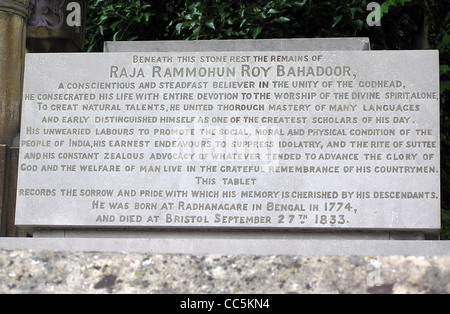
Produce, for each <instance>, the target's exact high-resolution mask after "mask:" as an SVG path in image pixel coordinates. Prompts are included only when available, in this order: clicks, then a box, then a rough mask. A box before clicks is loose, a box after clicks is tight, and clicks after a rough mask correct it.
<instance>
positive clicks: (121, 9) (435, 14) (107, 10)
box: [86, 0, 450, 239]
mask: <svg viewBox="0 0 450 314" xmlns="http://www.w3.org/2000/svg"><path fill="white" fill-rule="evenodd" d="M372 1H373V0H334V1H331V0H185V1H182V0H166V1H157V0H147V1H144V0H127V1H118V0H88V5H89V9H88V19H87V21H88V25H87V32H86V38H87V47H88V51H102V49H103V42H104V41H107V40H183V39H186V40H196V39H238V38H240V39H251V38H254V39H256V38H298V37H305V38H315V37H323V38H326V37H348V36H359V37H369V38H370V41H371V43H372V48H373V49H388V50H396V49H402V50H409V49H428V48H433V49H437V50H439V52H440V61H441V67H440V70H441V150H442V154H441V178H442V184H441V185H442V208H443V210H442V213H443V214H442V216H443V231H442V238H445V239H449V238H450V237H449V235H450V219H449V217H450V154H447V153H446V152H449V151H450V106H449V101H450V23H449V21H450V2H449V1H442V0H385V1H383V2H382V3H381V1H380V2H379V3H380V4H381V15H382V18H381V24H382V26H381V27H369V26H368V25H367V23H366V19H367V15H368V14H369V13H370V12H368V11H367V5H368V4H369V3H370V2H372Z"/></svg>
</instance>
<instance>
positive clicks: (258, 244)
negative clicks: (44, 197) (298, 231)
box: [0, 233, 450, 257]
mask: <svg viewBox="0 0 450 314" xmlns="http://www.w3.org/2000/svg"><path fill="white" fill-rule="evenodd" d="M240 236H241V237H240V238H237V237H233V236H231V235H228V236H227V235H225V234H223V235H222V237H221V238H220V237H218V236H216V235H210V234H208V233H199V234H195V235H188V234H185V233H183V234H181V235H177V234H170V235H167V237H166V238H161V237H159V238H158V237H157V235H154V236H153V237H149V238H120V239H119V238H0V250H1V249H4V250H16V249H19V250H20V249H22V250H28V249H33V250H49V251H71V252H118V253H122V252H125V253H150V254H188V255H211V254H214V255H259V256H272V255H297V256H353V255H360V256H366V255H367V256H370V255H373V256H448V257H450V241H394V240H342V239H341V240H340V239H315V240H305V239H296V238H295V237H294V238H289V236H288V235H286V238H285V239H282V238H279V237H275V236H274V235H271V234H267V235H266V236H265V237H255V236H254V235H252V234H248V235H244V234H240Z"/></svg>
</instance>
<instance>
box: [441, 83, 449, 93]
mask: <svg viewBox="0 0 450 314" xmlns="http://www.w3.org/2000/svg"><path fill="white" fill-rule="evenodd" d="M449 90H450V81H441V95H442V94H443V93H445V92H446V91H449Z"/></svg>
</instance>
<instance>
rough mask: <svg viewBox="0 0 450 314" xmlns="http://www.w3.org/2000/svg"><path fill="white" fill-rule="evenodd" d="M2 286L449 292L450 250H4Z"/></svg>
mask: <svg viewBox="0 0 450 314" xmlns="http://www.w3.org/2000/svg"><path fill="white" fill-rule="evenodd" d="M0 293H95V294H96V293H102V294H103V293H152V294H155V293H164V294H172V293H175V294H181V293H182V294H185V293H188V294H191V293H194V294H197V293H207V294H211V293H225V294H228V293H231V294H236V293H246V294H247V293H248V294H254V293H264V294H266V293H270V294H272V293H275V294H285V293H302V294H303V293H346V294H348V293H368V294H373V293H388V294H391V293H432V294H434V293H444V294H446V293H450V257H401V256H399V257H395V256H379V257H376V256H346V257H345V256H344V257H343V256H341V257H338V256H324V257H302V256H244V255H232V256H221V255H158V254H145V253H142V254H139V253H130V254H124V253H80V252H62V251H59V252H51V251H30V250H3V251H0Z"/></svg>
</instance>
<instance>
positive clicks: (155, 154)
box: [16, 51, 440, 232]
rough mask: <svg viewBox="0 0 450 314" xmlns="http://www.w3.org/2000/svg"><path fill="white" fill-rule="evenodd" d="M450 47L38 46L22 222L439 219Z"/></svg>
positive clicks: (406, 224) (24, 136)
mask: <svg viewBox="0 0 450 314" xmlns="http://www.w3.org/2000/svg"><path fill="white" fill-rule="evenodd" d="M438 58H439V57H438V53H437V52H436V51H395V52H394V51H377V52H356V51H352V52H351V51H346V52H292V51H291V52H289V51H285V52H283V51H276V52H275V51H272V52H271V51H266V52H250V51H248V52H196V53H189V52H184V53H180V52H153V53H109V54H48V55H47V54H29V55H28V56H27V65H26V73H25V88H24V100H23V117H22V131H21V150H20V165H19V169H20V173H19V183H18V193H17V202H18V205H17V215H16V219H17V220H16V223H17V224H18V225H20V226H23V227H29V228H39V227H44V228H94V229H102V228H104V229H106V228H122V229H123V228H125V229H137V228H173V227H175V228H197V229H198V228H202V229H206V228H222V229H223V228H225V229H226V228H232V229H235V228H248V229H298V230H359V231H361V230H391V231H395V230H403V231H412V230H420V231H429V232H430V231H436V230H439V228H440V166H439V164H440V163H439V73H438V68H439V67H438V64H439V60H438Z"/></svg>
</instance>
